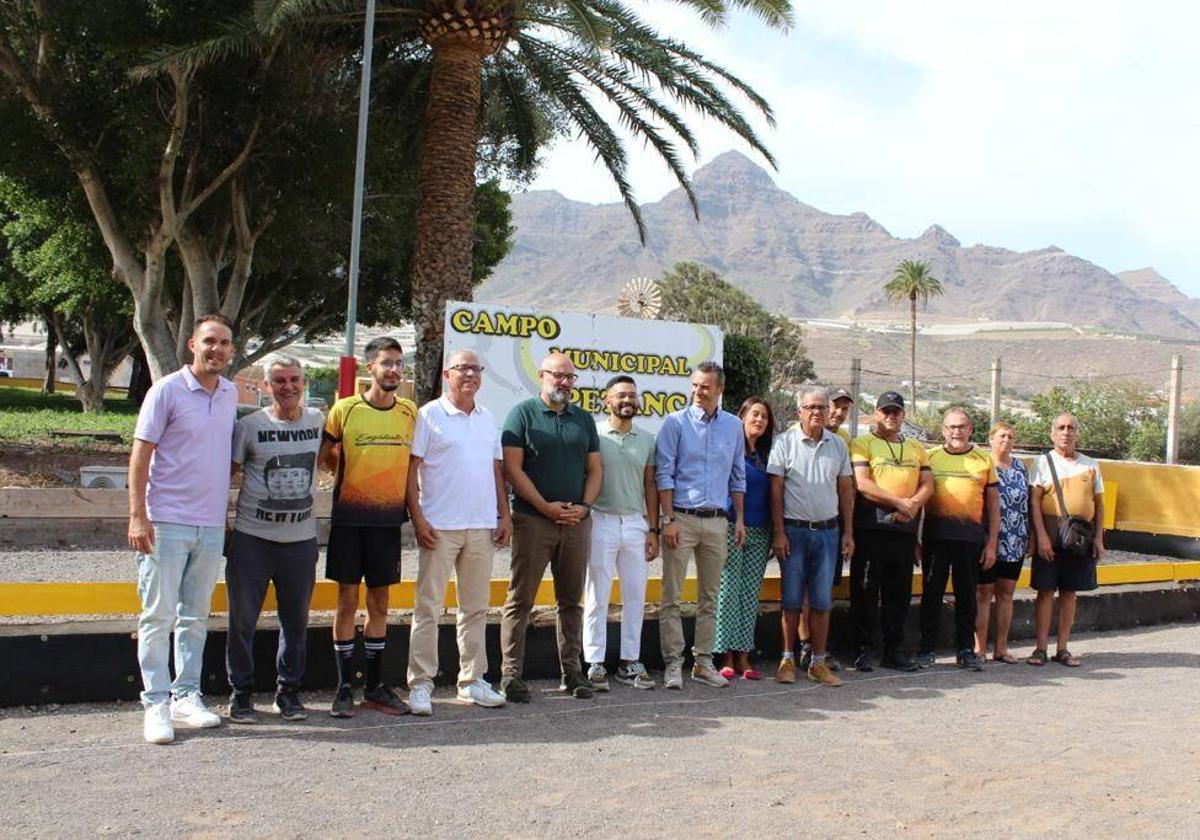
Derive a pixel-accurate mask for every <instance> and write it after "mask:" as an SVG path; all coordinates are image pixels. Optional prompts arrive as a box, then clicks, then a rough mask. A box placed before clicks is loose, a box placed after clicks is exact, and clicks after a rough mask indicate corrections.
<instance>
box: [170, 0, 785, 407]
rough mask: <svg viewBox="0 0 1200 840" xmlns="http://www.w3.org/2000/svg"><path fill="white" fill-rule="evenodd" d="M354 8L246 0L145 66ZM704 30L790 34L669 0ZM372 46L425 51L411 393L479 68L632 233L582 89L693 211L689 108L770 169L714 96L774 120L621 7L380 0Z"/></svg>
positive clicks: (469, 198) (440, 311) (307, 31)
mask: <svg viewBox="0 0 1200 840" xmlns="http://www.w3.org/2000/svg"><path fill="white" fill-rule="evenodd" d="M361 2H362V0H256V2H255V3H254V4H253V9H252V11H251V12H250V13H249V14H248V15H247V17H246V18H244V19H242V20H239V21H235V22H233V23H230V24H226V25H225V26H226V28H225V31H224V34H223V35H222V36H219V37H216V38H213V39H211V40H209V41H206V42H204V43H201V44H195V45H192V46H190V47H186V48H180V49H172V50H167V51H163V52H161V53H159V54H158V55H157V56H156V57H155V62H156V63H158V64H160V65H162V66H168V65H170V64H172V63H174V64H177V65H182V66H185V67H195V66H198V65H199V64H204V63H208V62H211V61H214V60H218V59H220V58H222V57H224V56H226V55H230V54H246V53H248V52H260V51H261V50H262V49H263V48H264V45H270V46H272V48H273V47H274V46H277V45H280V44H286V43H288V41H289V40H290V39H291V38H297V39H298V40H299V39H303V38H305V37H311V35H312V33H313V32H314V31H316V30H317V29H318V28H319V27H320V25H321V24H325V25H328V26H333V27H337V26H339V25H345V24H347V23H351V24H352V23H355V22H356V20H357V19H361V16H362V11H361ZM679 2H680V5H683V6H687V7H690V8H691V9H692V10H693V11H694V12H696V13H697V14H699V15H700V17H701V19H702V20H703V21H705V22H706V23H708V24H710V25H712V26H714V27H716V26H721V25H723V24H724V23H725V22H726V20H727V18H728V9H729V7H730V6H733V7H738V8H741V9H745V10H748V11H750V12H752V13H753V14H755V15H757V16H758V17H759V18H761V19H762V20H763V21H764V22H765V23H767V24H768V25H769V26H772V27H775V28H780V29H786V28H787V27H789V26H790V25H791V0H732V2H730V3H726V2H725V1H724V0H679ZM377 15H378V19H379V28H378V30H377V31H378V32H379V33H380V34H379V37H380V39H381V40H385V41H386V40H390V41H391V44H390V45H391V46H392V48H393V49H397V50H407V51H409V52H411V50H412V49H413V47H418V48H421V49H424V50H426V51H427V55H428V59H429V62H430V66H431V72H430V78H429V92H428V97H427V105H426V111H425V114H424V126H423V139H422V156H421V166H420V173H419V177H418V193H419V201H418V209H417V216H416V232H415V243H414V250H413V262H412V283H413V288H412V314H413V319H414V321H415V322H416V327H417V372H416V377H417V381H416V386H417V395H418V397H419V398H421V399H428V398H429V397H431V396H432V395H433V394H434V393H436V388H437V382H438V371H439V364H438V360H439V358H440V354H441V345H442V335H443V328H444V324H443V319H444V310H445V302H446V300H447V299H448V298H456V297H457V298H466V297H469V296H470V294H471V237H472V224H473V219H474V211H473V198H474V190H475V179H476V165H477V163H478V146H479V132H480V118H481V102H482V97H481V94H482V90H483V80H484V77H485V73H486V74H487V75H488V78H489V80H490V81H491V82H494V83H495V84H496V85H498V86H500V88H501V89H506V90H508V91H509V95H508V97H507V99H506V101H505V102H504V103H503V107H504V108H506V109H507V116H508V117H509V119H510V120H511V121H512V123H513V124H514V126H516V127H518V128H519V126H520V125H521V124H522V123H527V122H528V121H530V120H534V119H537V117H538V115H539V113H541V114H544V113H545V112H546V111H547V110H548V111H550V112H551V113H552V118H553V119H554V121H555V122H556V124H557V126H558V128H559V130H560V132H561V133H562V134H564V135H566V134H571V133H574V134H576V135H578V136H579V137H581V138H583V139H584V140H585V141H586V142H587V143H588V144H589V145H590V146H591V147H592V149H593V150H594V151H595V152H596V157H597V158H598V159H599V160H600V161H601V163H603V165H604V166H605V168H607V170H608V172H609V174H610V175H611V176H612V178H613V180H614V182H615V183H616V185H617V189H618V191H619V192H620V194H621V197H622V199H623V201H624V203H625V206H626V207H627V208H628V210H629V212H630V214H631V215H632V216H633V221H634V224H635V225H636V227H637V231H638V235H639V238H641V239H642V240H643V241H644V240H645V233H646V231H645V225H644V222H643V220H642V215H641V212H640V210H639V208H638V205H637V202H636V200H635V197H634V191H633V187H632V185H631V184H630V183H629V180H628V177H627V167H628V158H627V156H626V152H625V144H624V143H623V142H622V140H621V138H620V136H619V135H618V133H617V131H616V130H615V129H614V128H613V126H612V125H610V124H609V122H608V121H607V120H606V119H605V118H604V116H603V115H602V114H601V113H600V112H599V110H597V108H596V105H595V104H594V98H593V96H592V94H599V97H600V98H601V99H603V100H606V101H607V102H608V103H609V104H610V105H611V106H613V107H614V108H615V110H616V112H617V114H618V115H619V121H620V124H621V127H622V129H624V131H626V132H627V133H628V134H630V135H631V136H632V137H633V138H634V139H635V140H642V141H645V142H646V143H647V144H648V145H649V146H650V147H651V148H653V149H654V150H655V151H656V152H657V153H658V154H659V156H660V157H661V158H662V160H663V161H664V163H665V164H666V165H667V167H668V168H669V169H670V170H671V172H672V174H673V175H674V176H675V178H676V180H678V182H679V184H680V186H682V187H683V189H684V191H685V192H686V193H687V196H688V199H689V200H690V202H691V204H692V209H693V213H695V214H696V215H697V217H698V215H699V210H698V207H697V204H696V197H695V195H694V194H693V192H692V187H691V183H690V181H689V179H688V175H687V172H686V171H685V169H684V166H683V161H682V159H681V157H680V147H679V144H681V143H682V145H683V146H684V147H686V148H687V150H688V151H690V152H691V153H692V155H693V156H694V155H696V153H697V152H698V145H697V142H696V138H695V136H694V135H693V133H692V131H691V129H690V128H689V127H688V124H687V123H686V122H685V121H684V119H683V117H682V116H681V114H680V111H681V108H683V107H686V108H690V109H692V110H694V111H695V112H696V113H698V114H699V115H700V116H702V117H707V118H709V119H713V120H716V121H717V122H719V123H721V124H723V125H725V126H726V127H728V128H730V129H731V130H733V131H734V132H735V133H736V134H737V135H738V136H740V137H741V138H742V139H743V140H745V141H746V142H747V143H748V144H749V145H750V146H751V147H752V148H754V149H755V150H757V151H758V152H759V153H761V154H762V155H763V156H764V157H765V158H766V159H767V160H768V161H769V162H770V163H771V164H772V165H774V163H775V161H774V158H773V157H772V156H771V154H770V152H769V151H768V150H767V149H766V147H765V146H764V145H763V144H762V142H761V141H760V140H759V138H758V137H757V135H756V133H755V131H754V129H753V128H752V127H751V125H750V124H749V122H748V121H747V119H746V118H745V116H743V114H742V112H741V110H740V109H739V108H738V106H737V105H736V104H735V103H734V102H733V101H732V100H731V98H730V96H729V94H728V93H727V92H726V91H727V89H732V91H733V92H735V93H737V94H739V95H741V96H742V97H744V98H745V100H746V101H747V102H749V103H750V105H751V106H753V108H754V109H755V110H757V111H758V112H759V113H760V114H761V115H762V116H763V117H764V118H765V119H766V122H767V124H768V125H774V118H773V114H772V112H771V108H770V106H769V105H768V104H767V102H766V101H765V100H764V99H763V98H762V97H761V96H759V95H758V94H757V93H756V92H755V91H754V90H753V89H752V88H750V87H749V85H747V84H746V83H745V82H743V81H742V80H740V79H739V78H737V77H736V76H734V75H733V74H732V73H730V72H729V71H727V70H725V69H724V68H722V67H721V66H719V65H717V64H715V63H713V62H711V61H709V60H707V59H706V58H704V57H703V56H702V55H700V54H699V53H697V52H696V51H695V50H693V49H691V48H690V47H688V46H687V45H686V44H684V43H682V42H680V41H677V40H675V39H673V38H670V37H668V36H666V35H662V34H660V33H659V32H658V31H657V30H655V29H654V28H652V27H651V26H649V25H648V24H647V23H645V22H644V21H643V20H642V19H641V18H639V17H638V16H637V15H636V14H635V13H634V11H633V10H632V9H631V8H630V7H629V4H628V3H627V2H625V0H382V1H381V3H380V6H379V10H378V12H377Z"/></svg>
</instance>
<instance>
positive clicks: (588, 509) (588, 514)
mask: <svg viewBox="0 0 1200 840" xmlns="http://www.w3.org/2000/svg"><path fill="white" fill-rule="evenodd" d="M580 505H581V506H582V507H583V508H585V509H586V510H587V513H585V514H584V515H583V518H584V519H587V518H588V517H589V516H591V515H592V506H591V505H589V504H588V503H587V502H581V503H580Z"/></svg>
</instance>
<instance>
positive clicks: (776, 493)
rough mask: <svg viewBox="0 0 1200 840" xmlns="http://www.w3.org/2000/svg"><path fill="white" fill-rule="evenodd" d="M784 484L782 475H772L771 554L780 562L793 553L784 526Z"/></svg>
mask: <svg viewBox="0 0 1200 840" xmlns="http://www.w3.org/2000/svg"><path fill="white" fill-rule="evenodd" d="M783 482H784V477H783V476H782V475H774V474H772V475H771V553H772V554H774V555H775V559H776V560H779V561H780V562H782V561H784V560H786V559H787V556H788V555H789V554H791V553H792V547H791V545H790V544H789V542H788V538H787V528H786V527H785V526H784V524H783Z"/></svg>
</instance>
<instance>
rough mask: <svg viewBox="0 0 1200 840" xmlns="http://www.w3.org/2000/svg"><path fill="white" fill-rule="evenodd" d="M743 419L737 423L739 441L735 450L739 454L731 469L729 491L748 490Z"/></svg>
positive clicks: (734, 458)
mask: <svg viewBox="0 0 1200 840" xmlns="http://www.w3.org/2000/svg"><path fill="white" fill-rule="evenodd" d="M742 428H743V427H742V424H741V421H738V424H737V443H738V445H737V446H735V447H734V452H736V453H737V454H736V455H734V457H733V468H732V469H731V470H730V471H729V492H730V493H745V492H746V458H745V457H744V456H743V455H742V451H743V450H744V449H745V441H744V435H745V432H744V431H742Z"/></svg>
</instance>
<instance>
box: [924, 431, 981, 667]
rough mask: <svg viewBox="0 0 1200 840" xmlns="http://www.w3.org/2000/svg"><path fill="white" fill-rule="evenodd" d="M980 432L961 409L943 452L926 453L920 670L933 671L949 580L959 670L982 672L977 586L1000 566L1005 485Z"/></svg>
mask: <svg viewBox="0 0 1200 840" xmlns="http://www.w3.org/2000/svg"><path fill="white" fill-rule="evenodd" d="M974 431H975V426H974V424H973V423H972V422H971V418H970V416H968V415H967V412H966V411H964V410H963V409H961V408H952V409H950V410H949V411H947V412H946V414H945V416H944V417H943V418H942V439H943V440H945V443H944V444H943V445H942V446H937V447H934V448H933V449H932V450H930V452H929V466H930V468H931V469H932V470H933V496H931V497H930V499H929V507H928V508H927V509H926V511H925V538H924V555H925V557H924V562H923V563H922V569H923V573H924V577H923V580H922V584H923V585H922V587H921V646H920V648H919V650H918V652H917V665H918V666H920V667H922V668H928V667H929V666H931V665H932V664H933V663H934V653H933V651H934V648H935V647H936V645H937V634H938V623H939V620H940V619H941V613H942V596H943V595H944V594H945V592H946V578H947V577H951V576H953V580H954V649H955V650H956V651H957V658H956V663H957V665H958V667H959V668H969V669H971V670H972V671H982V670H983V659H982V658H981V657H979V656H977V655H976V654H975V586H976V584H977V583H978V582H979V572H980V569H981V568H983V569H990V568H991V567H992V565H993V564H994V563H995V562H996V546H997V543H998V542H999V540H1000V492H999V483H1000V479H999V478H998V477H997V476H996V467H995V465H994V464H993V463H992V457H991V456H990V455H988V453H986V452H984V451H983V450H982V449H980V448H979V447H977V446H975V445H974V444H972V443H971V434H972V433H973V432H974Z"/></svg>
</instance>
